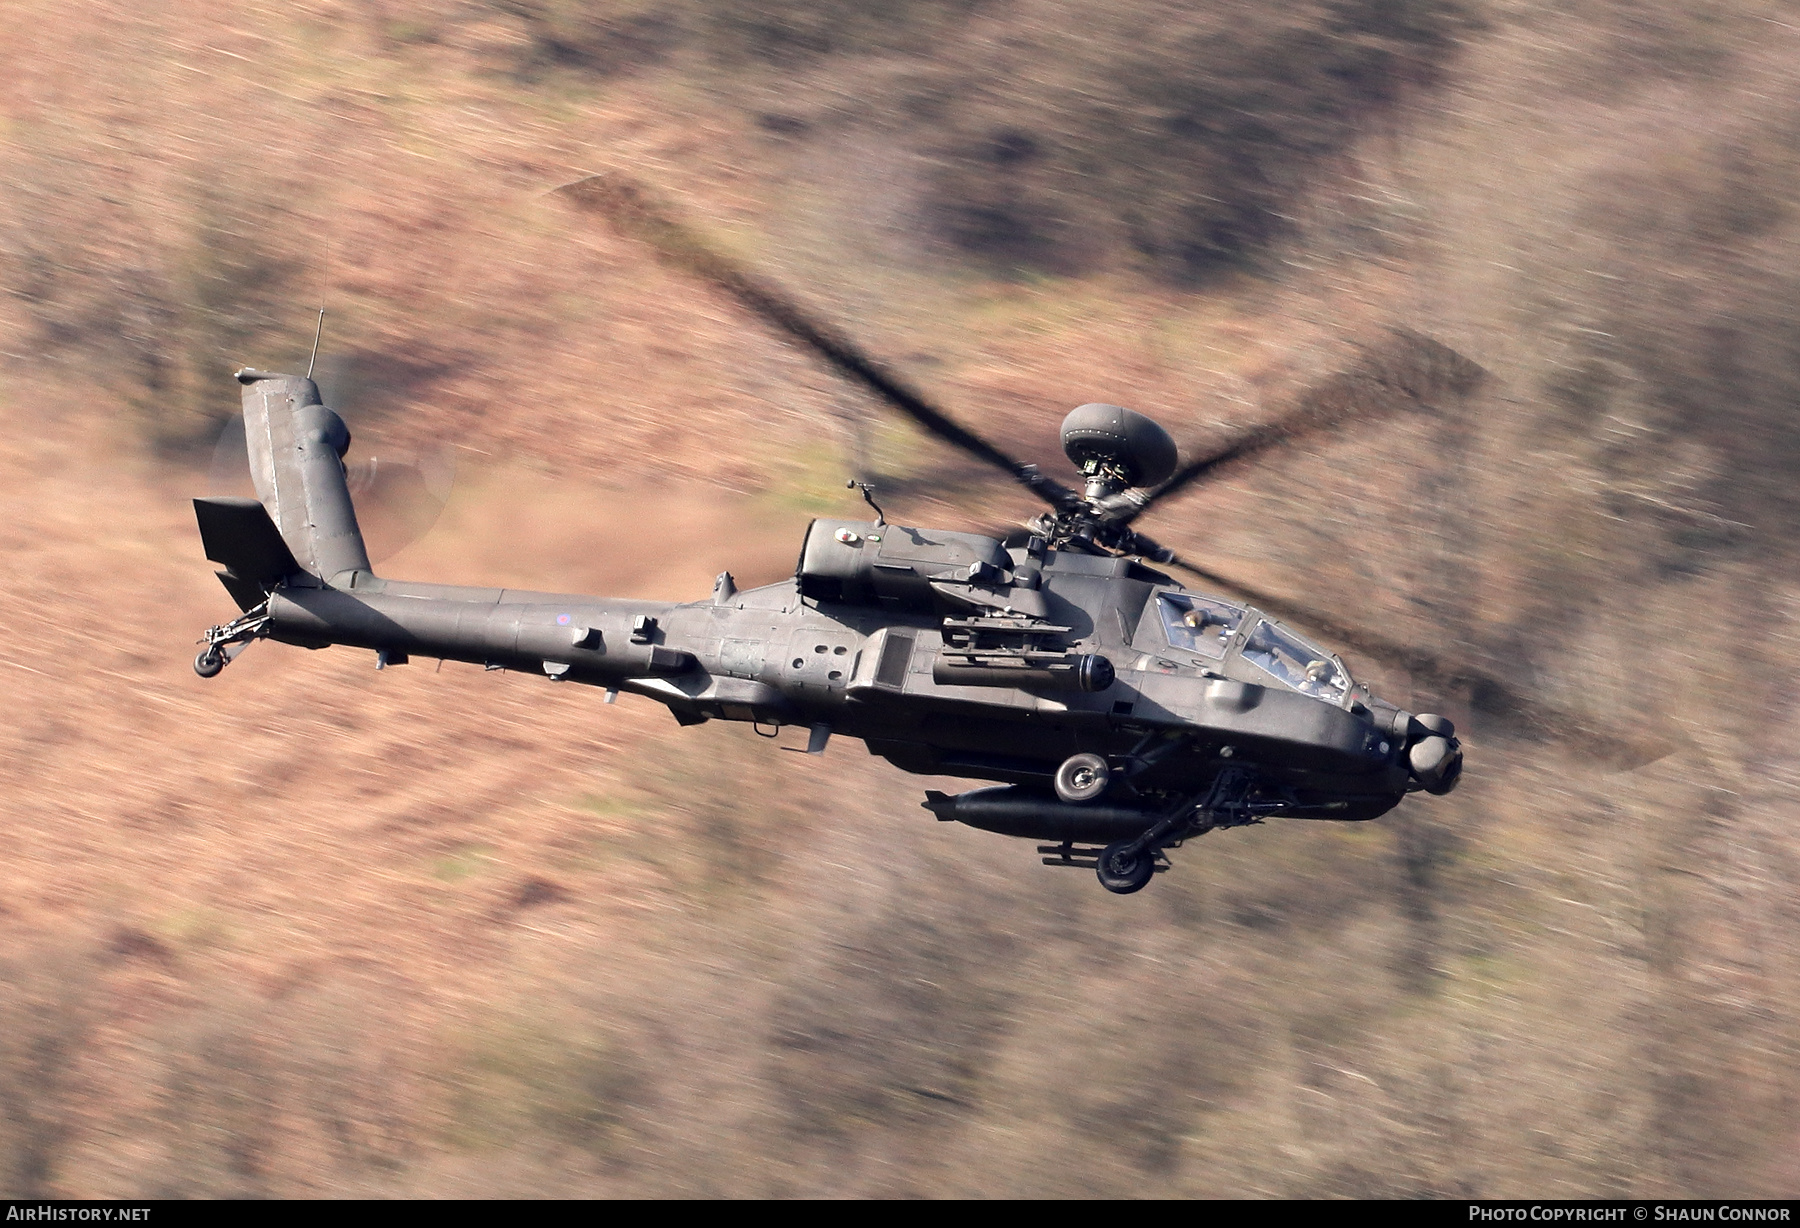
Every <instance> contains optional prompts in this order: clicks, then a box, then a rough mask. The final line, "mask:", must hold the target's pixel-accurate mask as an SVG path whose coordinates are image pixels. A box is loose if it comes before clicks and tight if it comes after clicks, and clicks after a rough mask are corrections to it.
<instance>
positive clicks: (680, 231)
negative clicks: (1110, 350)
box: [556, 172, 1079, 509]
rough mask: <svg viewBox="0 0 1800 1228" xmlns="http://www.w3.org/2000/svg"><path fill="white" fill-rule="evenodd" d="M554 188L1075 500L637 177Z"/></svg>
mask: <svg viewBox="0 0 1800 1228" xmlns="http://www.w3.org/2000/svg"><path fill="white" fill-rule="evenodd" d="M556 191H557V194H558V195H561V196H564V197H567V198H568V199H569V200H570V201H571V202H572V203H573V204H574V205H575V206H576V207H577V208H578V209H580V210H582V211H583V212H585V213H596V214H599V215H600V216H601V217H602V218H604V219H605V220H606V221H607V222H608V223H609V224H610V225H612V226H613V227H614V228H615V229H617V230H618V231H619V232H621V233H622V234H626V235H629V236H631V237H632V238H635V239H639V240H641V241H643V242H645V243H647V244H649V245H650V246H651V248H653V249H654V250H655V251H656V252H657V254H658V255H659V256H661V257H662V258H663V259H664V260H666V261H668V262H669V263H671V264H673V265H675V266H677V267H679V268H682V269H684V270H686V271H687V272H690V273H693V274H694V275H696V276H698V277H700V278H702V279H703V280H705V281H708V282H710V283H712V284H713V285H714V286H716V287H718V288H719V289H720V290H723V291H724V292H725V293H727V294H729V295H731V297H733V298H734V299H736V300H737V301H738V302H739V303H740V304H741V305H742V306H743V307H745V308H746V309H747V310H749V311H750V312H752V313H753V314H755V315H757V316H759V317H760V318H761V319H763V320H764V321H765V322H767V323H768V324H771V325H773V326H774V327H775V328H777V329H779V330H780V331H781V332H783V333H785V334H787V335H788V336H789V337H791V338H792V339H794V340H795V341H798V342H800V343H801V344H802V345H805V346H806V347H807V348H809V349H811V350H812V351H813V352H814V353H816V354H818V355H819V356H820V357H821V358H823V359H825V361H827V362H828V363H830V364H831V365H832V367H834V368H835V369H836V370H837V371H838V372H839V373H840V374H842V375H844V376H845V377H846V378H848V379H850V380H853V381H855V382H856V383H859V384H861V385H862V386H863V387H865V388H867V389H868V390H869V391H871V392H873V393H874V394H875V395H877V396H879V397H881V398H882V399H883V400H885V401H886V402H887V403H888V404H890V405H892V406H893V407H894V408H896V409H898V410H899V411H900V412H901V413H904V414H905V415H906V416H907V417H909V418H911V419H912V420H913V421H914V422H916V423H918V424H919V425H920V426H922V427H924V428H925V429H926V430H927V431H930V432H931V433H932V434H934V435H936V436H937V437H938V438H939V439H942V440H944V441H945V442H947V443H951V444H954V445H955V446H957V447H959V448H961V449H962V450H963V451H965V452H967V453H968V454H969V455H971V456H973V457H975V458H977V459H978V460H981V461H984V462H986V463H987V464H989V465H992V466H994V467H995V468H997V469H1000V470H1002V471H1004V472H1005V473H1006V475H1007V476H1008V477H1011V478H1013V479H1014V480H1015V481H1017V482H1020V483H1021V484H1023V485H1024V486H1026V487H1027V488H1029V489H1030V490H1031V491H1032V492H1033V493H1034V494H1036V495H1038V496H1039V497H1040V498H1042V499H1044V500H1045V501H1046V502H1048V503H1049V504H1050V505H1051V506H1052V507H1055V508H1058V509H1061V508H1064V507H1070V506H1073V505H1075V504H1077V503H1078V502H1079V499H1078V498H1077V497H1076V495H1075V493H1074V492H1073V491H1071V490H1069V489H1068V488H1067V487H1064V486H1063V485H1061V484H1060V483H1058V482H1055V481H1052V480H1050V479H1049V478H1046V477H1044V476H1043V475H1041V474H1040V473H1038V471H1037V467H1036V466H1034V465H1027V464H1025V463H1024V462H1023V461H1019V460H1016V459H1014V458H1013V457H1011V456H1008V455H1007V454H1006V453H1005V452H1003V451H1001V450H1000V449H999V448H997V447H995V446H994V445H993V444H991V443H989V442H988V441H987V440H986V439H983V438H982V437H981V436H980V435H977V434H976V433H975V432H973V431H971V430H969V429H968V428H967V427H964V426H962V425H961V424H959V423H957V422H956V421H955V420H954V419H952V418H951V417H950V416H949V415H947V414H946V413H944V412H943V411H942V410H940V409H938V408H937V407H936V406H934V405H932V404H931V403H930V402H928V401H926V399H925V398H924V397H923V396H922V395H920V394H919V393H918V392H916V391H915V390H913V389H912V388H910V387H908V386H907V385H906V383H905V382H904V381H902V380H901V379H900V377H899V376H897V375H895V374H894V373H893V372H891V371H889V370H888V369H887V368H886V367H885V366H883V365H882V364H881V363H878V362H876V361H875V360H874V359H872V358H870V357H869V356H868V355H867V354H865V353H863V351H862V350H861V349H860V348H859V347H858V346H857V345H856V344H855V343H854V342H853V341H851V340H850V339H849V338H848V337H846V336H845V335H844V334H843V333H841V332H839V331H838V330H837V329H835V328H833V327H831V326H830V325H828V324H826V323H824V322H823V321H821V320H819V319H817V318H815V317H814V316H813V315H811V314H810V313H808V312H806V311H804V310H802V309H801V308H800V306H799V305H798V304H796V303H795V302H794V301H793V299H792V298H790V297H789V296H788V295H786V294H784V293H782V292H781V291H779V290H777V289H775V288H774V287H773V286H771V285H770V284H769V283H767V282H765V281H763V280H761V279H759V278H756V277H753V276H752V275H751V274H750V273H748V272H746V271H745V270H744V269H743V268H741V267H740V266H739V265H738V264H737V263H736V262H735V261H733V260H731V259H730V258H729V257H727V256H725V255H723V254H721V253H720V252H718V251H717V250H715V249H714V248H713V247H711V246H710V245H709V244H707V243H706V242H705V241H704V240H703V239H701V238H700V236H699V235H697V234H696V233H694V231H693V230H691V229H690V228H688V227H687V226H686V225H684V224H682V223H681V222H679V221H677V220H676V219H675V218H674V217H673V216H672V215H671V211H670V210H669V208H668V207H667V206H666V205H664V204H663V203H662V202H661V201H659V200H657V199H656V198H655V197H654V196H653V195H652V194H651V193H650V191H649V189H647V188H645V187H644V186H643V185H642V184H640V183H637V182H636V181H634V180H632V179H630V178H628V177H626V176H624V175H621V174H618V173H617V172H614V173H610V174H604V175H592V176H589V177H588V178H586V179H579V180H576V181H575V182H574V183H570V184H565V185H564V186H562V187H560V188H558V189H556Z"/></svg>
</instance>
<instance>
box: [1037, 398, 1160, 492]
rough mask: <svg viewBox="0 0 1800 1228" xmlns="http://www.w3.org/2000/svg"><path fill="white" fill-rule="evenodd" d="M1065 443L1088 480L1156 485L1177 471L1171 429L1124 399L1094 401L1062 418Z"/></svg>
mask: <svg viewBox="0 0 1800 1228" xmlns="http://www.w3.org/2000/svg"><path fill="white" fill-rule="evenodd" d="M1062 446H1063V451H1064V452H1066V453H1067V454H1068V457H1069V459H1070V460H1071V461H1073V462H1074V464H1075V467H1076V468H1077V469H1080V470H1081V471H1082V472H1083V473H1085V474H1087V475H1088V477H1089V479H1090V480H1091V479H1093V478H1096V477H1102V476H1104V477H1110V478H1113V479H1114V480H1115V481H1120V484H1121V485H1123V486H1155V485H1156V484H1157V483H1159V482H1163V481H1166V480H1167V479H1168V477H1169V475H1170V474H1172V473H1174V472H1175V460H1176V454H1175V441H1174V440H1173V439H1171V438H1170V437H1169V432H1167V431H1165V430H1163V429H1162V427H1160V426H1158V425H1157V424H1156V423H1155V422H1154V421H1153V420H1152V419H1150V418H1146V417H1145V416H1144V415H1143V414H1140V413H1135V412H1133V411H1132V410H1129V409H1126V408H1124V407H1123V406H1121V405H1107V404H1104V403H1102V402H1098V401H1096V402H1094V403H1092V404H1089V405H1081V406H1078V407H1076V408H1075V409H1074V410H1071V411H1070V413H1069V416H1068V417H1067V418H1064V419H1063V424H1062ZM1103 470H1111V471H1112V472H1111V473H1104V474H1103V473H1102V472H1101V471H1103ZM1121 480H1122V481H1121Z"/></svg>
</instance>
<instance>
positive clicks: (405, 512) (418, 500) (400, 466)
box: [207, 416, 456, 563]
mask: <svg viewBox="0 0 1800 1228" xmlns="http://www.w3.org/2000/svg"><path fill="white" fill-rule="evenodd" d="M370 442H371V443H372V442H373V441H370ZM353 446H354V447H355V452H354V453H353V454H352V455H351V456H350V457H347V458H346V459H345V464H344V479H345V482H346V484H347V485H348V487H349V490H350V495H351V498H352V499H353V500H354V501H355V505H356V519H357V523H358V525H359V526H360V527H361V529H362V533H363V537H364V539H365V540H366V542H367V545H368V551H369V557H370V559H371V560H373V561H374V562H377V563H379V562H381V561H383V560H385V559H388V558H391V557H392V556H393V555H396V554H398V553H399V552H400V551H402V550H404V549H405V548H406V547H408V546H410V545H412V544H413V543H414V542H416V541H418V540H419V539H420V538H421V537H424V536H425V534H426V533H427V532H429V531H430V530H431V527H432V526H433V525H435V524H436V523H437V521H438V517H439V516H440V515H441V514H442V513H443V510H444V507H445V505H446V504H447V503H448V502H449V501H450V492H451V489H452V488H453V486H454V484H455V479H456V458H455V453H453V452H452V451H451V450H450V449H449V448H447V447H445V448H437V449H431V448H427V449H424V450H408V449H405V448H387V447H382V446H380V445H379V444H376V445H375V446H374V447H369V446H368V445H366V444H365V443H364V441H363V440H362V439H361V438H360V437H359V438H358V439H357V442H356V444H355V445H353ZM365 450H367V451H368V452H369V455H367V456H366V457H365V456H362V455H361V453H362V452H364V451H365ZM207 493H208V494H213V495H254V494H255V493H256V491H255V488H254V487H253V486H252V485H251V481H250V454H249V448H248V445H247V444H246V442H245V439H244V420H243V419H242V418H241V417H236V416H234V417H231V418H228V419H226V421H225V425H224V426H223V427H222V428H221V429H220V432H219V440H218V443H217V444H215V445H214V447H213V460H212V465H211V467H210V468H209V470H208V473H207Z"/></svg>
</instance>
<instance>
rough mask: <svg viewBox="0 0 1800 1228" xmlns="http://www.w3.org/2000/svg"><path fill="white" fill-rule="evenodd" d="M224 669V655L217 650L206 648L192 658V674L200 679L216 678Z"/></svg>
mask: <svg viewBox="0 0 1800 1228" xmlns="http://www.w3.org/2000/svg"><path fill="white" fill-rule="evenodd" d="M224 668H225V654H224V653H222V652H220V651H219V650H218V649H217V648H208V649H206V650H205V651H203V652H202V653H201V654H200V655H199V656H197V657H195V658H194V672H195V673H196V674H199V675H200V676H201V677H202V678H217V677H218V676H219V671H220V670H222V669H224Z"/></svg>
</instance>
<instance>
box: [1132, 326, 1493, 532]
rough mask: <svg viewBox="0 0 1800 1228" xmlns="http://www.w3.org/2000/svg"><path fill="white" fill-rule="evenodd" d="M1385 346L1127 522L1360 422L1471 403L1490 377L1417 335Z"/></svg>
mask: <svg viewBox="0 0 1800 1228" xmlns="http://www.w3.org/2000/svg"><path fill="white" fill-rule="evenodd" d="M1389 333H1390V336H1389V337H1388V339H1387V340H1386V341H1385V342H1383V343H1381V344H1380V345H1376V346H1372V347H1370V348H1369V349H1367V350H1366V351H1364V353H1363V356H1362V358H1361V360H1360V361H1358V362H1357V363H1356V365H1355V366H1353V367H1351V368H1350V369H1349V370H1348V371H1343V372H1340V373H1338V374H1337V375H1334V376H1332V377H1331V378H1330V379H1327V380H1325V381H1323V382H1322V383H1318V384H1315V385H1313V386H1312V387H1311V388H1308V389H1307V390H1306V391H1305V392H1303V393H1301V394H1300V397H1299V399H1298V401H1297V402H1296V404H1295V405H1294V406H1293V407H1292V408H1291V409H1289V410H1288V412H1287V413H1285V414H1283V415H1282V416H1281V417H1279V418H1277V419H1275V420H1274V421H1272V422H1267V423H1264V424H1263V425H1261V426H1257V427H1252V428H1251V429H1250V430H1248V431H1246V432H1244V433H1243V434H1242V435H1239V436H1238V437H1237V438H1236V439H1234V440H1231V441H1229V442H1228V443H1225V444H1223V445H1221V446H1220V447H1218V448H1215V449H1214V450H1213V451H1211V452H1208V453H1206V454H1205V455H1204V456H1199V457H1196V458H1195V459H1193V460H1190V461H1189V462H1188V463H1187V464H1185V465H1183V466H1182V467H1181V468H1180V469H1178V470H1176V472H1175V475H1174V476H1173V477H1171V478H1170V479H1169V480H1168V481H1166V482H1164V483H1163V484H1162V485H1161V486H1158V487H1157V488H1156V489H1155V490H1153V491H1151V492H1150V494H1149V497H1148V498H1147V499H1146V500H1145V501H1144V502H1143V504H1142V505H1141V506H1139V507H1137V508H1135V509H1133V510H1131V511H1129V512H1127V513H1126V514H1125V515H1124V516H1123V517H1121V520H1122V522H1123V523H1125V524H1130V523H1131V522H1132V521H1133V520H1136V519H1137V518H1138V517H1140V516H1142V515H1143V514H1144V513H1145V512H1147V511H1149V510H1150V508H1152V507H1153V506H1155V505H1156V503H1157V502H1159V501H1160V500H1163V499H1166V498H1168V497H1170V496H1171V495H1177V494H1180V493H1181V492H1182V491H1184V490H1186V489H1187V488H1188V487H1190V486H1193V485H1194V484H1195V483H1197V482H1201V481H1204V480H1207V479H1209V478H1213V477H1216V476H1218V474H1219V472H1220V471H1221V470H1222V469H1224V468H1225V467H1226V466H1228V465H1230V464H1232V463H1234V462H1237V461H1242V460H1246V459H1248V458H1250V457H1252V456H1255V455H1257V454H1258V453H1261V452H1266V451H1268V450H1269V449H1270V448H1273V447H1276V446H1278V445H1281V444H1285V443H1290V442H1292V441H1293V440H1295V439H1298V438H1299V437H1301V436H1303V435H1309V434H1314V433H1316V432H1319V431H1323V430H1329V429H1331V428H1332V427H1335V426H1340V425H1343V424H1344V423H1347V422H1351V421H1355V420H1358V419H1365V418H1373V417H1376V416H1378V415H1380V414H1383V413H1392V412H1394V411H1395V410H1398V409H1400V408H1401V407H1402V406H1404V405H1407V404H1410V403H1422V404H1430V403H1431V402H1432V401H1434V400H1437V399H1439V398H1441V397H1443V396H1445V395H1452V396H1465V395H1467V394H1468V393H1469V392H1471V391H1473V390H1474V388H1475V387H1476V386H1477V385H1478V384H1480V382H1481V381H1482V379H1483V378H1484V377H1485V376H1486V375H1487V372H1486V371H1485V370H1484V369H1482V368H1481V367H1480V366H1479V365H1477V364H1476V363H1474V362H1471V361H1470V360H1469V359H1467V358H1464V357H1463V356H1462V355H1461V354H1458V353H1457V352H1456V351H1455V350H1453V349H1451V348H1450V347H1449V346H1447V345H1444V344H1443V343H1442V342H1438V341H1433V340H1432V339H1431V338H1430V337H1425V336H1422V335H1420V334H1419V333H1415V332H1412V331H1411V330H1409V329H1404V328H1393V329H1390V330H1389Z"/></svg>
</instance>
